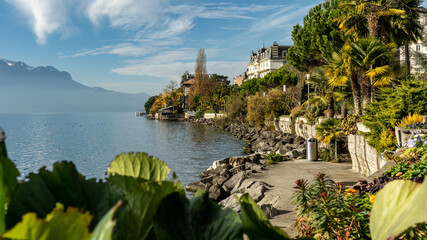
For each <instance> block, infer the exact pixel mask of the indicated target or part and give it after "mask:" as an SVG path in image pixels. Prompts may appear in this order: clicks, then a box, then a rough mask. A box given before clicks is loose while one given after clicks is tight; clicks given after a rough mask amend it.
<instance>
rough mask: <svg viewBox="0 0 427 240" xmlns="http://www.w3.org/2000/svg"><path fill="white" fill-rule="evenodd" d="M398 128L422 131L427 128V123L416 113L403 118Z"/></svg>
mask: <svg viewBox="0 0 427 240" xmlns="http://www.w3.org/2000/svg"><path fill="white" fill-rule="evenodd" d="M398 126H399V127H401V128H406V129H421V128H427V123H424V117H423V116H421V115H420V114H418V113H414V114H413V115H411V113H409V115H408V116H406V117H404V118H403V120H402V121H401V122H400V123H399V124H398Z"/></svg>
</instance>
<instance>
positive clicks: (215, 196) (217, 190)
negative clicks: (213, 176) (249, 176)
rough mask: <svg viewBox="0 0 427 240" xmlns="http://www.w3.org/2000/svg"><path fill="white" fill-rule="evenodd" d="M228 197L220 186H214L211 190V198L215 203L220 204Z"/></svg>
mask: <svg viewBox="0 0 427 240" xmlns="http://www.w3.org/2000/svg"><path fill="white" fill-rule="evenodd" d="M225 197H226V193H225V191H224V189H222V187H221V186H220V185H218V184H214V185H212V186H211V187H210V188H209V198H210V199H212V201H214V202H219V201H221V200H223V199H224V198H225Z"/></svg>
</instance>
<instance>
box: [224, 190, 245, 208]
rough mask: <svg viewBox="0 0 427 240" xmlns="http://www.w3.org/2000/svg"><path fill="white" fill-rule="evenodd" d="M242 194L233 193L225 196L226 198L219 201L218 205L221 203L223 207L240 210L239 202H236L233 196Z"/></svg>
mask: <svg viewBox="0 0 427 240" xmlns="http://www.w3.org/2000/svg"><path fill="white" fill-rule="evenodd" d="M242 195H243V194H241V193H236V194H233V195H231V196H229V197H227V198H226V199H224V200H222V201H220V202H219V205H221V206H222V207H223V208H229V209H231V210H233V211H236V212H240V204H239V202H237V200H236V197H235V196H237V197H238V198H240V197H241V196H242Z"/></svg>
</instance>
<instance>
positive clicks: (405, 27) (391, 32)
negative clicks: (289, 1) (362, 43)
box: [336, 0, 423, 73]
mask: <svg viewBox="0 0 427 240" xmlns="http://www.w3.org/2000/svg"><path fill="white" fill-rule="evenodd" d="M421 2H422V1H421V0H394V1H387V0H346V1H344V2H343V3H341V4H340V6H341V7H343V8H344V9H345V10H346V12H347V13H346V14H345V15H343V16H341V17H339V18H337V19H336V21H337V22H338V23H339V28H340V29H341V30H343V31H345V32H346V35H350V36H352V37H353V38H354V39H355V40H357V39H359V38H362V37H364V36H367V34H368V33H369V35H370V36H371V37H377V38H381V39H382V40H383V41H385V42H386V43H389V42H395V43H396V44H397V45H398V46H402V45H404V46H405V60H406V65H407V66H406V67H407V73H409V70H410V61H409V59H410V58H409V47H408V44H409V43H410V42H413V41H417V40H419V39H421V38H422V30H423V28H422V26H421V24H420V23H419V22H418V19H419V17H420V13H422V10H421V8H420V4H421Z"/></svg>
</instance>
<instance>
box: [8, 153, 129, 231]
mask: <svg viewBox="0 0 427 240" xmlns="http://www.w3.org/2000/svg"><path fill="white" fill-rule="evenodd" d="M122 197H123V194H122V193H121V192H120V191H119V190H118V189H117V188H116V187H115V186H113V185H111V184H109V183H105V182H101V181H97V180H95V179H88V180H87V179H85V177H84V176H82V175H81V174H80V173H79V172H78V171H77V170H76V167H75V166H74V164H73V163H71V162H65V161H64V162H60V163H55V164H54V166H53V170H52V171H48V170H47V169H46V168H41V169H40V170H39V173H38V174H34V173H31V174H30V175H29V176H28V177H27V179H26V181H24V182H22V183H20V184H18V186H17V187H16V189H15V191H14V192H13V194H12V200H11V203H10V205H9V208H8V212H7V215H6V227H7V228H8V229H10V228H11V227H13V226H14V225H15V224H16V223H17V222H19V221H20V220H21V217H22V216H23V215H24V214H25V213H27V212H34V213H36V214H37V217H39V218H44V217H45V216H46V215H47V214H48V213H49V212H51V211H52V210H53V209H54V207H55V204H56V203H57V202H60V203H62V204H63V205H64V206H65V207H68V206H72V207H78V208H82V209H85V210H89V211H90V212H91V214H92V215H94V221H93V222H92V223H91V229H93V227H95V225H96V224H97V223H98V222H99V220H101V218H102V217H103V216H104V215H105V214H106V213H107V212H108V211H109V210H110V209H111V207H112V206H114V205H115V204H116V203H117V202H118V201H119V200H120V199H121V198H122Z"/></svg>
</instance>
